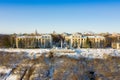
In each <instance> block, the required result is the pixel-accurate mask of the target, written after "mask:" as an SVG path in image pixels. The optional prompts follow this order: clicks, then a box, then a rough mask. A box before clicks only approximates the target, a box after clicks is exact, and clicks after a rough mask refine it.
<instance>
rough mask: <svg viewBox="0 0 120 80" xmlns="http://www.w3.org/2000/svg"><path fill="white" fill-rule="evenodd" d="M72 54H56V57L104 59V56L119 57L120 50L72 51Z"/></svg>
mask: <svg viewBox="0 0 120 80" xmlns="http://www.w3.org/2000/svg"><path fill="white" fill-rule="evenodd" d="M73 51H74V53H56V56H62V55H67V56H69V57H72V58H75V59H78V58H80V57H85V58H100V59H102V58H104V57H105V56H104V55H110V56H119V57H120V50H117V49H74V50H73Z"/></svg>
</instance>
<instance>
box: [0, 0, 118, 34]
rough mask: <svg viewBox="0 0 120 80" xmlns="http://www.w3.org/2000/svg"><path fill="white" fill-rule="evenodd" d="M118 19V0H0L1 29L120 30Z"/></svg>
mask: <svg viewBox="0 0 120 80" xmlns="http://www.w3.org/2000/svg"><path fill="white" fill-rule="evenodd" d="M119 21H120V1H119V0H57V1H56V0H29V1H28V0H10V1H9V0H1V1H0V28H1V29H0V33H32V32H34V31H35V29H37V31H38V33H51V32H53V31H56V32H57V33H62V32H70V33H73V32H86V31H93V32H97V33H100V32H110V33H113V32H116V33H119V29H120V23H119Z"/></svg>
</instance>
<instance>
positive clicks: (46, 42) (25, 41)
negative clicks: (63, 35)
mask: <svg viewBox="0 0 120 80" xmlns="http://www.w3.org/2000/svg"><path fill="white" fill-rule="evenodd" d="M16 47H17V48H51V47H52V37H51V35H41V36H17V37H16Z"/></svg>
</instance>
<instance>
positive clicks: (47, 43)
mask: <svg viewBox="0 0 120 80" xmlns="http://www.w3.org/2000/svg"><path fill="white" fill-rule="evenodd" d="M62 36H63V38H64V40H63V39H61V40H60V45H61V48H62V47H67V48H105V44H106V43H107V42H108V40H107V39H106V37H104V36H100V35H83V34H80V33H74V34H62ZM119 41H120V39H119V37H118V40H117V42H111V44H110V45H111V47H112V48H117V49H119V48H120V42H119ZM56 44H58V42H56ZM14 46H15V47H16V48H52V47H58V46H56V45H55V42H54V38H53V36H52V35H51V34H42V35H37V33H36V34H35V35H19V36H16V37H15V45H14Z"/></svg>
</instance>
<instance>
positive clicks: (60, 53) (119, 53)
mask: <svg viewBox="0 0 120 80" xmlns="http://www.w3.org/2000/svg"><path fill="white" fill-rule="evenodd" d="M51 53H53V54H52V55H53V56H54V58H53V59H52V58H50V57H49V56H50V55H51ZM0 56H1V59H0V80H53V78H54V79H56V80H61V77H63V79H64V80H66V79H67V80H78V79H79V80H89V79H87V78H88V76H87V77H84V76H83V74H84V75H86V74H85V73H86V71H87V69H89V68H90V69H91V66H92V65H93V64H94V66H95V67H94V69H95V71H96V72H97V74H98V75H101V74H100V73H99V71H102V69H103V70H106V71H105V72H107V71H111V75H113V73H115V72H116V71H118V72H120V63H119V62H117V61H119V60H116V59H119V57H120V50H117V49H72V50H71V49H0ZM106 56H111V57H118V58H115V60H112V59H111V58H110V59H108V61H110V60H111V61H110V62H108V61H107V60H105V59H107V57H106ZM84 58H86V60H84ZM82 59H83V60H82ZM91 59H92V62H91V61H89V60H91ZM94 60H95V61H94ZM103 60H105V61H103ZM97 61H98V62H97ZM96 62H97V63H99V64H100V65H99V66H98V64H97V63H96ZM101 62H104V65H105V66H104V65H103V64H102V65H101ZM107 62H108V63H107ZM114 63H116V64H114ZM66 64H67V65H66ZM109 64H113V65H111V66H112V67H111V66H110V65H109ZM80 66H84V67H82V68H86V69H85V70H84V69H82V68H79V67H80ZM109 66H110V67H109ZM71 68H73V70H74V69H75V71H76V73H75V74H77V75H78V74H79V75H81V76H82V77H79V78H78V79H72V78H69V76H71V75H72V74H74V71H73V70H71ZM118 68H119V69H118ZM77 69H80V71H82V70H83V71H82V73H81V72H79V70H77ZM107 69H109V70H107ZM117 69H118V70H117ZM68 70H70V71H72V72H70V71H68ZM32 71H33V72H32ZM31 72H32V73H31ZM105 72H104V71H103V72H101V73H103V74H102V75H103V76H106V74H105ZM33 73H35V74H33ZM69 74H70V75H69ZM65 75H66V76H67V77H66V76H65ZM60 76H61V77H60ZM72 76H74V75H72ZM107 76H108V75H107ZM107 79H108V78H107V77H106V78H105V77H104V79H101V80H107ZM109 80H112V78H111V77H110V78H109ZM116 80H117V78H116Z"/></svg>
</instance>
